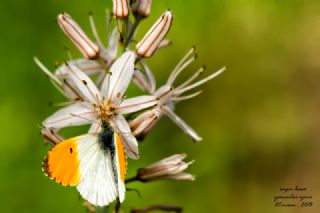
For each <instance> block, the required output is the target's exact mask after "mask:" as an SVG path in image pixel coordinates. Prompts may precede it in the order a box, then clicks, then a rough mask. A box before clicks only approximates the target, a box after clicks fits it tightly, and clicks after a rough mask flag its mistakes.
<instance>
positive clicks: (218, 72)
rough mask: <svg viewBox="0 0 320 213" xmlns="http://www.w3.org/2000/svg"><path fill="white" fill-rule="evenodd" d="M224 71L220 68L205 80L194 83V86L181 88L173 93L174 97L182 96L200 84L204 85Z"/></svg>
mask: <svg viewBox="0 0 320 213" xmlns="http://www.w3.org/2000/svg"><path fill="white" fill-rule="evenodd" d="M225 69H226V68H225V67H223V68H221V69H220V70H218V71H217V72H215V73H213V74H211V75H209V76H208V77H206V78H204V79H202V80H200V81H198V82H196V83H194V84H191V85H190V86H187V87H184V88H181V89H180V90H177V91H175V95H180V94H182V93H184V92H186V91H188V90H191V89H193V88H195V87H198V86H200V85H201V84H204V83H206V82H207V81H210V80H211V79H213V78H214V77H216V76H218V75H220V74H221V73H222V72H223V71H225Z"/></svg>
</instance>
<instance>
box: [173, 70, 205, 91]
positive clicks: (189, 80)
mask: <svg viewBox="0 0 320 213" xmlns="http://www.w3.org/2000/svg"><path fill="white" fill-rule="evenodd" d="M205 69H206V67H204V66H203V67H201V68H200V69H198V70H197V71H196V72H195V73H194V74H193V75H192V76H191V77H190V78H189V79H187V80H186V81H185V82H184V83H182V84H181V85H180V86H178V87H176V90H179V89H181V88H183V87H185V86H187V85H189V84H190V83H191V82H192V81H193V80H195V79H196V78H198V77H199V76H200V75H201V74H202V73H203V72H204V71H205Z"/></svg>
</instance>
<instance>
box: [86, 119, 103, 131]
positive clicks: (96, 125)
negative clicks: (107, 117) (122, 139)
mask: <svg viewBox="0 0 320 213" xmlns="http://www.w3.org/2000/svg"><path fill="white" fill-rule="evenodd" d="M101 127H102V126H101V122H98V121H97V122H94V123H92V125H91V126H90V129H89V131H88V132H89V133H99V132H100V131H101V129H102V128H101Z"/></svg>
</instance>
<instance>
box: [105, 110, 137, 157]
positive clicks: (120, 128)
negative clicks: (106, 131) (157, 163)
mask: <svg viewBox="0 0 320 213" xmlns="http://www.w3.org/2000/svg"><path fill="white" fill-rule="evenodd" d="M109 122H110V125H111V126H112V127H113V128H114V130H115V131H116V132H117V133H118V134H119V136H120V137H121V141H122V143H123V146H124V148H125V150H126V154H127V155H128V156H129V157H130V158H132V159H138V158H139V149H138V142H137V139H136V138H135V137H134V136H133V134H132V132H131V129H130V127H129V124H128V123H127V121H126V119H125V118H124V117H123V116H122V115H115V116H112V117H111V118H110V120H109Z"/></svg>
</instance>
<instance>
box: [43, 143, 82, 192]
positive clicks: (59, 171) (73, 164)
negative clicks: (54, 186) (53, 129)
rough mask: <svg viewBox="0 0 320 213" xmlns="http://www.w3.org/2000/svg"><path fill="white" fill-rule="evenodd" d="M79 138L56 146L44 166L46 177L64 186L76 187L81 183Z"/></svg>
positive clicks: (45, 160) (48, 155)
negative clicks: (78, 150)
mask: <svg viewBox="0 0 320 213" xmlns="http://www.w3.org/2000/svg"><path fill="white" fill-rule="evenodd" d="M77 146H78V145H77V138H71V139H68V140H65V141H63V142H61V143H59V144H58V145H56V146H54V147H53V148H52V149H51V150H50V151H49V153H48V154H47V156H46V158H45V159H44V161H43V164H42V170H43V172H44V173H45V175H47V176H49V177H50V178H51V179H53V180H55V181H56V182H57V183H60V184H62V185H64V186H75V185H77V184H78V183H79V182H80V171H79V163H80V162H79V156H78V152H77Z"/></svg>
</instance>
